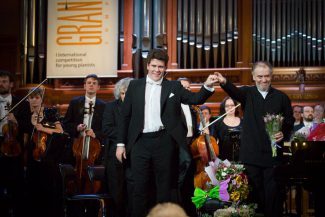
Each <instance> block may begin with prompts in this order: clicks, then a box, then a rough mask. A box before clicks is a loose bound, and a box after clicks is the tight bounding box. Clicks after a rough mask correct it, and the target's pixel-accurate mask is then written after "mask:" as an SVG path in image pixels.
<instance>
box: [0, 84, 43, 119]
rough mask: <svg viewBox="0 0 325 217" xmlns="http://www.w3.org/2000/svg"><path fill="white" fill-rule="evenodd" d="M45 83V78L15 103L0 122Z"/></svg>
mask: <svg viewBox="0 0 325 217" xmlns="http://www.w3.org/2000/svg"><path fill="white" fill-rule="evenodd" d="M46 81H47V78H45V79H44V80H43V81H42V82H41V83H40V84H39V85H37V86H36V87H35V88H33V90H32V91H30V92H29V93H28V94H27V95H26V96H24V98H22V99H21V100H20V101H19V102H18V103H16V105H15V106H13V107H11V109H10V110H9V111H8V113H7V114H6V115H5V116H4V117H2V118H1V119H0V122H1V121H2V120H3V119H5V118H6V117H7V116H8V115H9V113H11V112H12V111H13V110H14V109H15V108H16V107H17V106H18V105H20V104H21V103H22V102H23V101H24V100H25V99H27V97H29V95H31V94H32V93H33V92H34V91H35V90H36V89H38V88H39V87H40V86H42V84H44V83H45V82H46Z"/></svg>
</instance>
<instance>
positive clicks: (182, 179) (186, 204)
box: [178, 137, 196, 217]
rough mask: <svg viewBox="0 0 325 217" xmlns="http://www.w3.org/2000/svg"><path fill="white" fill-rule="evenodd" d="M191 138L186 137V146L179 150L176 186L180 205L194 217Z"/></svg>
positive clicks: (193, 168)
mask: <svg viewBox="0 0 325 217" xmlns="http://www.w3.org/2000/svg"><path fill="white" fill-rule="evenodd" d="M191 142H192V137H188V138H187V140H186V144H183V145H181V146H180V148H179V175H178V186H179V191H180V204H181V206H182V207H183V208H184V209H185V211H186V213H187V215H188V216H190V217H195V216H196V208H195V205H194V204H193V203H192V199H191V198H192V196H193V193H194V174H195V170H196V167H195V162H194V160H193V157H192V154H191V152H190V146H191Z"/></svg>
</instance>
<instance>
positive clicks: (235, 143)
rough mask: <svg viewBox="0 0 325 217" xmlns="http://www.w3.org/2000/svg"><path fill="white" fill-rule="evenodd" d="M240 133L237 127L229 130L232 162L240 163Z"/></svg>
mask: <svg viewBox="0 0 325 217" xmlns="http://www.w3.org/2000/svg"><path fill="white" fill-rule="evenodd" d="M240 132H241V131H240V129H239V128H237V127H236V128H229V129H228V136H229V142H230V144H231V145H232V161H238V159H239V148H240Z"/></svg>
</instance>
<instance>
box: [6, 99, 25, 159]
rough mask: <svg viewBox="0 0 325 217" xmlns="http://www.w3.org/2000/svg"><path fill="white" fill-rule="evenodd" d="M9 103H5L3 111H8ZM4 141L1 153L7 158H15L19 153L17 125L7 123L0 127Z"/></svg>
mask: <svg viewBox="0 0 325 217" xmlns="http://www.w3.org/2000/svg"><path fill="white" fill-rule="evenodd" d="M10 107H11V106H10V103H9V102H8V103H7V106H6V107H5V110H7V111H10ZM2 134H3V137H4V141H3V143H2V146H1V152H2V153H3V154H4V155H5V156H7V157H17V156H19V155H20V153H21V146H20V143H19V142H18V141H17V134H18V125H17V124H16V123H14V122H13V121H8V123H6V124H5V125H3V127H2Z"/></svg>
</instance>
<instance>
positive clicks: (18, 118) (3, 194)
mask: <svg viewBox="0 0 325 217" xmlns="http://www.w3.org/2000/svg"><path fill="white" fill-rule="evenodd" d="M13 86H14V76H13V74H12V73H10V72H8V71H4V70H0V119H1V121H0V172H1V174H0V198H3V199H4V200H1V202H0V216H9V215H13V216H22V215H23V214H24V213H23V211H22V210H23V209H22V205H23V203H24V202H23V200H22V199H21V194H22V193H21V192H22V190H23V189H22V188H23V176H24V170H23V164H22V159H21V158H22V153H23V147H22V145H23V140H22V138H23V136H22V134H23V133H22V130H21V127H20V126H21V123H22V122H23V120H24V116H25V114H26V113H25V112H23V111H24V109H25V108H26V107H27V103H26V102H24V101H23V102H19V99H18V98H17V97H15V96H14V95H13V94H12V88H13ZM18 103H19V105H18ZM16 105H17V107H15V108H14V109H13V110H11V109H12V108H13V107H14V106H16ZM10 110H11V111H10ZM12 129H13V130H12ZM9 198H11V200H10V201H11V203H6V202H7V201H6V199H8V200H9ZM10 212H11V213H10Z"/></svg>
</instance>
